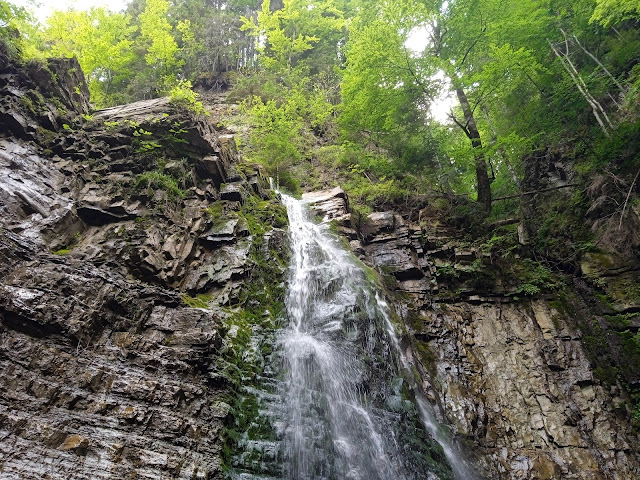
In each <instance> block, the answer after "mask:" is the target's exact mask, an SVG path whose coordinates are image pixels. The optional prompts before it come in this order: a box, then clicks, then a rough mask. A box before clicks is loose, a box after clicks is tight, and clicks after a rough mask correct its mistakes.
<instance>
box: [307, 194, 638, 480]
mask: <svg viewBox="0 0 640 480" xmlns="http://www.w3.org/2000/svg"><path fill="white" fill-rule="evenodd" d="M307 198H308V200H309V201H310V202H311V203H312V208H313V209H315V210H316V211H317V212H318V215H319V217H320V218H322V219H323V220H324V221H334V222H335V224H336V228H337V230H338V231H339V232H340V233H342V234H343V235H345V236H346V237H347V238H349V240H350V243H351V246H352V248H353V249H354V251H356V252H358V253H359V255H360V256H361V258H362V259H363V260H364V261H366V262H368V263H370V264H371V265H373V266H375V267H376V269H377V270H378V271H379V272H380V273H381V274H382V277H383V281H384V283H385V285H386V287H387V290H388V291H389V292H390V295H391V296H392V298H394V301H395V306H396V310H397V312H398V314H399V315H400V317H401V318H402V320H403V322H404V325H405V327H406V330H405V333H404V340H403V342H401V343H402V345H404V348H405V349H406V354H407V355H408V356H409V357H410V358H413V359H414V362H415V364H416V365H417V367H418V368H419V370H420V372H421V376H422V378H423V387H424V390H425V392H426V393H427V394H428V395H429V396H430V398H431V399H432V400H433V401H434V402H435V403H436V404H437V405H439V411H440V415H441V419H442V420H443V421H444V422H445V423H447V424H448V425H449V426H450V429H451V431H452V434H453V435H454V436H455V437H457V438H458V440H459V441H460V442H461V443H462V444H463V445H466V447H467V450H468V451H470V452H475V462H476V464H477V465H478V466H479V467H480V468H481V470H482V471H484V474H485V476H486V478H492V479H524V478H526V479H561V478H562V479H565V478H566V479H591V480H593V479H620V480H622V479H631V478H638V476H639V475H640V464H639V460H640V458H639V455H638V451H639V446H640V443H639V440H640V438H639V431H638V424H637V415H638V414H637V406H635V409H634V404H633V399H632V394H633V392H634V391H635V390H634V389H637V386H638V383H637V382H638V373H639V365H640V362H638V352H637V350H636V349H635V347H634V346H635V344H632V343H631V342H630V341H629V337H630V336H631V337H632V336H633V335H634V334H635V332H636V331H637V327H638V323H637V322H638V315H637V313H636V312H637V311H638V308H639V307H640V303H639V302H638V298H634V297H633V296H632V295H631V293H632V292H633V290H632V289H630V288H627V289H626V290H625V288H624V287H622V288H621V287H620V286H619V284H617V283H615V282H614V281H613V280H614V279H617V280H618V281H623V282H626V283H625V285H632V286H633V285H637V284H636V283H634V282H633V281H632V280H630V279H631V278H635V279H637V271H635V270H634V267H633V264H628V263H627V265H626V267H625V268H623V269H622V270H619V271H618V272H617V275H618V276H617V277H616V273H615V265H614V263H613V260H611V259H610V256H608V255H605V254H601V256H600V257H599V256H598V255H595V254H593V255H587V256H586V257H585V258H586V260H585V261H584V262H583V270H584V272H582V274H580V273H579V274H578V275H571V276H570V275H565V276H563V275H559V276H555V275H554V274H552V273H551V272H549V271H548V270H546V269H544V268H543V267H541V266H540V265H537V264H535V263H533V262H531V261H527V260H524V259H523V258H521V257H520V255H518V254H517V253H516V252H514V251H511V252H509V251H506V250H505V249H504V248H506V247H505V246H504V245H502V244H501V240H500V236H499V235H498V234H494V236H493V237H492V240H491V241H489V242H487V243H485V244H484V245H480V246H478V245H474V244H472V243H471V242H469V241H463V240H462V239H464V238H465V236H466V235H465V231H464V230H463V229H461V228H458V227H457V226H455V225H453V222H452V221H450V219H449V220H448V219H446V218H442V216H440V215H438V214H437V213H436V211H435V210H434V209H433V208H429V207H427V208H424V209H423V210H422V211H421V212H420V215H419V216H417V217H413V218H410V217H409V216H408V215H405V216H403V215H400V214H398V213H395V212H392V211H389V212H382V213H372V214H369V215H368V216H366V217H365V218H362V219H359V220H358V222H356V221H352V219H351V214H350V213H349V208H348V199H347V197H346V195H345V194H344V192H343V191H341V190H340V189H334V190H332V191H326V192H316V193H314V194H312V195H309V196H307ZM354 225H355V226H356V227H357V228H354ZM514 235H515V233H514ZM509 248H512V247H509ZM598 258H599V260H600V261H599V262H596V259H598ZM603 259H604V260H603ZM603 264H605V265H604V266H603ZM634 272H635V273H634ZM621 279H626V280H621ZM635 281H637V280H635ZM598 285H599V286H600V287H601V288H596V287H597V286H598ZM616 285H618V287H617V290H616ZM636 288H637V287H636ZM621 290H624V294H622V293H621ZM616 291H617V292H619V295H618V296H617V297H616V295H615V292H616ZM607 292H610V294H608V293H607ZM616 298H619V301H616ZM607 299H608V300H607ZM473 456H474V455H472V457H473Z"/></svg>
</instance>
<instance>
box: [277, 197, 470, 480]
mask: <svg viewBox="0 0 640 480" xmlns="http://www.w3.org/2000/svg"><path fill="white" fill-rule="evenodd" d="M282 198H283V202H284V203H285V205H286V207H287V210H288V214H289V222H290V232H291V233H290V238H291V248H292V260H291V272H290V280H289V289H288V294H287V298H286V301H285V302H286V308H287V315H288V319H289V325H288V327H286V328H285V329H284V332H283V334H282V337H281V340H280V342H281V348H282V352H283V360H284V371H285V372H286V373H285V379H284V382H283V386H282V388H283V391H282V398H283V403H284V405H283V412H284V425H285V428H284V433H283V465H284V467H283V477H284V478H285V479H289V480H333V479H335V480H418V479H447V478H455V479H456V480H473V479H475V478H477V477H476V476H474V475H473V474H472V473H471V472H470V471H469V469H468V467H467V466H466V465H465V462H464V461H463V460H462V458H461V455H460V454H459V453H458V452H457V450H456V448H455V446H454V445H453V444H452V443H451V442H450V441H449V440H447V436H446V435H444V434H443V430H442V429H441V427H439V426H438V424H437V423H436V421H435V417H434V415H433V411H432V410H433V409H432V407H431V406H430V405H429V403H428V401H427V399H426V397H425V396H424V394H423V393H422V391H420V389H418V388H417V386H416V384H415V381H413V383H414V384H412V380H408V379H410V378H412V376H411V373H410V372H411V366H410V365H409V362H408V360H407V358H406V357H405V356H404V355H403V352H402V349H401V348H400V345H399V342H398V339H397V337H396V335H395V331H394V328H393V325H392V323H391V320H390V314H389V307H388V306H387V304H386V303H385V302H384V300H382V298H380V297H379V296H378V294H377V293H376V292H375V291H374V287H373V285H372V282H371V281H370V280H369V279H367V276H366V274H365V271H364V269H363V267H362V266H361V265H360V264H359V263H358V262H357V261H356V260H355V259H354V258H353V257H352V255H351V254H350V253H349V252H348V251H347V250H346V249H344V248H343V247H342V245H341V244H340V242H339V240H338V239H337V238H336V236H335V235H333V234H331V233H330V232H329V231H328V225H326V224H316V223H314V222H313V221H312V220H310V218H309V216H308V213H307V210H306V208H305V206H304V204H303V202H301V201H298V200H296V199H294V198H292V197H289V196H287V195H282ZM427 432H428V433H427ZM431 438H432V439H433V440H435V441H436V442H437V443H439V444H440V446H441V448H442V451H444V454H445V456H446V460H445V458H442V453H441V451H440V450H439V449H438V448H437V447H434V446H433V443H430V442H432V441H431ZM446 463H449V465H450V466H451V469H452V470H453V477H452V475H451V472H450V471H449V469H448V468H447V466H446V465H445V466H444V467H443V466H442V465H443V464H446Z"/></svg>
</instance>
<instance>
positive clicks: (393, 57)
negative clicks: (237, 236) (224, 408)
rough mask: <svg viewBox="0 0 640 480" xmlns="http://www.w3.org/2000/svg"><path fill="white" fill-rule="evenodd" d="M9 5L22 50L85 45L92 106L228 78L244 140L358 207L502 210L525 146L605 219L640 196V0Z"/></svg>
mask: <svg viewBox="0 0 640 480" xmlns="http://www.w3.org/2000/svg"><path fill="white" fill-rule="evenodd" d="M0 22H1V23H2V25H3V27H2V36H3V37H4V39H5V41H6V43H7V44H8V45H10V48H11V49H12V50H13V52H14V54H15V55H17V56H20V57H21V58H22V59H23V61H25V62H30V61H32V62H33V61H35V62H37V61H41V60H42V59H43V58H46V57H49V56H54V57H55V56H76V57H77V58H78V60H79V62H80V65H81V66H82V69H83V71H84V73H85V76H86V79H87V83H88V85H89V88H90V91H91V95H92V101H93V103H94V105H95V107H96V108H103V107H107V106H112V105H117V104H122V103H126V102H131V101H135V100H140V99H145V98H153V97H156V96H161V95H168V94H171V95H172V96H176V97H179V98H185V99H186V100H187V102H188V103H189V104H191V105H196V102H195V96H194V94H193V93H192V91H191V87H192V86H194V87H195V88H196V89H199V90H201V91H212V90H213V91H216V90H220V89H227V88H228V87H230V90H229V91H228V101H229V102H233V103H239V104H240V106H241V108H240V112H241V120H240V121H242V122H244V123H245V124H246V125H247V126H249V127H250V128H249V129H247V130H246V131H247V132H248V133H246V134H244V135H242V136H241V138H240V139H239V141H240V142H241V143H242V148H243V152H244V154H245V156H246V157H247V158H248V159H249V160H252V161H256V162H259V163H262V164H263V165H265V166H266V168H267V169H268V171H269V173H270V174H271V175H273V176H274V177H275V178H277V179H278V182H279V183H280V184H281V185H282V186H284V187H285V188H287V189H289V190H291V191H292V192H298V191H300V190H301V189H303V190H310V189H317V188H322V187H327V186H332V185H336V184H339V185H341V186H343V188H345V190H347V192H348V193H349V195H350V198H351V200H352V203H353V206H354V208H355V209H356V210H358V211H361V212H367V211H371V210H372V209H380V208H383V207H384V206H393V205H405V206H407V205H415V204H418V205H419V204H420V202H421V201H422V200H421V199H422V198H432V197H433V195H437V196H440V200H439V201H440V202H442V201H443V200H442V198H448V199H450V202H449V203H450V204H451V203H453V204H457V203H459V202H460V201H461V200H460V199H461V198H463V199H464V198H472V199H475V200H477V202H476V203H475V206H470V205H467V204H465V208H466V211H465V214H466V215H467V216H470V217H477V218H481V219H482V218H486V217H487V216H488V218H489V220H490V221H496V220H501V219H502V220H504V219H508V218H510V217H514V216H517V215H518V210H519V209H520V208H521V204H520V201H519V197H520V195H521V194H523V193H524V194H527V193H528V192H525V191H523V188H524V187H523V186H522V181H523V178H524V170H525V163H526V159H527V158H529V157H531V156H532V155H537V154H539V153H540V152H556V153H557V154H558V155H560V156H561V157H564V158H568V159H570V160H571V162H572V163H573V166H574V169H575V171H576V172H577V174H578V175H579V176H580V178H579V183H580V184H581V187H582V189H581V190H580V191H579V192H578V194H576V195H574V199H573V200H572V202H573V203H572V207H575V208H576V209H577V210H581V211H583V213H584V212H586V210H588V209H590V208H591V206H592V205H593V203H594V202H595V203H598V212H599V213H598V215H599V216H600V217H599V218H598V219H597V220H600V225H605V230H606V229H609V230H611V225H613V223H615V222H618V221H619V222H620V224H621V225H622V223H625V222H626V217H625V214H627V216H628V213H629V212H630V211H631V210H632V208H637V207H638V201H637V195H635V194H634V193H633V192H634V191H637V188H638V172H640V170H639V168H640V157H639V155H638V152H639V151H640V117H639V112H640V90H639V87H640V65H639V64H638V60H639V58H638V56H639V55H638V52H640V35H639V32H640V23H639V22H640V6H639V5H638V3H637V2H636V1H634V0H578V1H574V0H572V1H569V0H532V1H529V2H516V1H511V2H501V1H498V0H455V1H431V0H426V1H418V0H394V1H385V2H378V1H372V0H352V1H348V0H322V1H312V0H291V1H284V2H279V1H273V2H272V1H270V0H264V1H263V2H262V3H260V2H256V1H255V0H235V1H222V0H220V1H216V0H175V1H172V2H170V1H168V0H146V1H145V0H133V1H131V2H130V3H129V4H128V7H127V8H126V10H125V11H124V12H111V11H108V10H105V9H101V8H94V9H91V10H90V11H79V10H77V11H74V10H69V11H64V12H63V11H58V12H55V13H54V14H53V15H52V16H51V17H49V18H48V19H47V21H46V22H45V23H44V24H39V23H38V22H37V21H36V20H35V17H34V16H33V15H32V14H31V13H30V12H29V11H28V10H26V9H24V8H18V7H15V6H13V5H12V4H11V3H9V2H6V1H1V2H0ZM416 38H419V39H421V42H416V41H415V39H416ZM416 43H418V44H420V43H421V45H420V46H419V47H416ZM447 94H448V95H449V96H450V97H452V98H453V99H454V100H455V102H453V103H451V106H450V107H449V106H447V107H446V110H447V111H446V112H440V117H441V116H442V113H446V117H447V120H446V121H443V120H442V119H441V120H436V119H435V118H436V117H435V116H434V114H433V112H432V110H433V106H434V105H438V102H439V99H440V98H442V96H443V95H447ZM439 108H441V109H442V106H441V104H440V107H439ZM233 121H234V122H237V121H238V119H234V120H233ZM445 203H446V202H445ZM463 203H464V202H463ZM435 205H436V206H437V205H438V202H435ZM450 207H451V205H446V208H449V210H450ZM443 208H444V207H443ZM454 213H455V212H454ZM623 217H625V218H623ZM629 218H630V217H629ZM555 220H557V219H551V220H550V223H553V222H554V221H555ZM595 223H596V224H597V223H598V222H597V221H596V222H595ZM631 226H632V227H634V226H635V225H631ZM628 230H629V231H628V232H626V233H625V234H618V235H617V238H616V239H614V240H611V243H612V244H613V247H614V249H618V250H624V249H626V250H630V249H631V250H633V249H635V248H636V247H637V244H638V238H637V236H638V235H637V233H636V234H634V233H633V228H629V229H628ZM610 236H611V235H610ZM583 237H584V238H581V239H580V240H575V239H574V240H575V241H574V242H573V243H580V241H582V242H583V243H589V242H590V241H591V240H590V234H588V233H585V234H584V235H583Z"/></svg>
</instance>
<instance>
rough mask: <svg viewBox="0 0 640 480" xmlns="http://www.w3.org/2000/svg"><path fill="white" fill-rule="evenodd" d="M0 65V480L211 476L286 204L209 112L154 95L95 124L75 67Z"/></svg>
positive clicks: (252, 354)
mask: <svg viewBox="0 0 640 480" xmlns="http://www.w3.org/2000/svg"><path fill="white" fill-rule="evenodd" d="M0 64H1V66H2V68H3V73H4V75H3V76H2V79H1V80H0V90H1V91H2V95H3V97H2V98H3V100H2V102H1V105H0V107H1V110H2V115H0V130H1V131H2V132H3V135H2V137H1V138H0V370H1V371H2V377H1V380H0V477H2V478H3V479H42V478H51V479H62V478H64V479H86V478H94V479H98V478H104V479H107V478H108V479H115V478H117V479H123V478H149V479H152V478H153V479H160V478H188V479H193V478H210V479H213V478H223V470H224V469H225V468H226V467H228V466H230V465H229V464H230V462H231V461H232V459H231V456H230V453H229V449H230V448H233V446H234V445H235V443H234V442H235V440H234V439H232V438H231V437H232V435H231V434H230V432H231V430H232V429H234V428H246V426H245V425H244V423H246V422H249V421H251V417H250V414H248V413H246V412H242V410H241V409H236V407H237V406H238V405H241V404H242V402H243V401H244V400H245V399H246V398H249V397H250V396H251V394H250V393H247V392H248V391H247V390H246V389H245V387H249V386H250V385H251V384H252V382H253V381H254V380H255V378H256V377H257V376H258V375H260V374H261V373H262V369H263V368H264V364H265V362H264V359H263V353H262V352H263V348H262V347H263V344H268V342H269V334H268V333H267V331H269V330H271V331H272V330H273V329H274V325H275V322H276V320H277V316H278V312H279V308H280V306H281V301H282V294H283V288H284V286H283V284H282V279H283V276H284V272H285V268H284V266H285V263H286V262H285V261H284V260H283V258H284V256H285V252H286V248H287V246H286V236H285V234H284V231H283V230H281V228H283V227H286V212H285V211H284V208H283V207H282V205H280V203H279V202H278V200H277V199H276V197H275V194H273V192H270V191H269V190H268V182H267V180H266V178H265V177H264V174H263V172H262V170H261V169H260V168H258V167H257V166H254V165H246V164H242V163H240V162H239V159H238V155H237V153H236V152H235V148H234V146H233V145H234V142H233V139H230V138H228V136H226V137H223V138H220V136H219V135H218V133H217V131H216V129H215V128H214V126H213V125H214V124H215V123H216V121H217V120H216V119H212V120H210V119H207V118H205V117H198V116H194V115H192V114H190V113H189V112H186V111H184V110H181V109H179V108H175V107H174V106H172V105H171V104H170V103H169V102H168V100H166V99H157V100H153V101H145V102H138V103H136V104H131V105H126V106H122V107H117V108H115V109H108V110H104V111H101V112H98V113H97V114H95V115H94V116H92V117H91V116H89V115H86V113H87V112H88V95H87V92H86V86H85V85H84V82H83V80H82V73H81V72H80V73H79V74H76V72H79V68H78V67H77V64H74V63H73V61H68V62H67V61H61V62H57V63H56V62H53V61H52V62H49V66H48V68H45V69H44V70H43V69H42V68H44V67H37V66H27V67H21V66H18V65H16V64H14V63H13V62H12V61H11V60H10V59H9V58H8V57H6V56H4V55H0ZM36 67H37V68H36ZM54 69H55V73H56V75H55V78H56V79H57V80H56V81H57V83H55V82H53V83H51V82H48V81H47V79H46V78H45V76H46V75H45V74H48V72H49V71H50V70H54ZM78 82H79V83H78ZM76 87H77V88H76ZM25 99H27V100H25ZM29 99H30V100H31V101H29ZM34 99H37V100H38V101H37V102H35V101H33V100H34ZM51 105H53V106H54V107H52V106H51ZM55 105H58V107H60V108H57V107H55ZM63 107H64V110H65V112H64V113H62V111H61V110H62V109H63ZM83 113H84V114H85V116H84V117H83V116H82V115H81V114H83ZM225 182H226V186H224V185H223V183H225ZM225 188H226V189H227V190H230V189H233V191H234V192H237V195H234V196H230V195H226V196H225V194H223V191H224V190H225ZM250 413H251V412H250ZM240 417H242V418H240ZM243 422H244V423H243ZM234 425H235V426H234ZM236 437H237V436H236ZM225 444H226V445H227V449H226V451H225ZM225 465H226V466H225ZM236 467H237V468H238V469H240V470H241V471H242V470H247V469H251V466H250V465H249V466H246V465H242V464H239V465H236Z"/></svg>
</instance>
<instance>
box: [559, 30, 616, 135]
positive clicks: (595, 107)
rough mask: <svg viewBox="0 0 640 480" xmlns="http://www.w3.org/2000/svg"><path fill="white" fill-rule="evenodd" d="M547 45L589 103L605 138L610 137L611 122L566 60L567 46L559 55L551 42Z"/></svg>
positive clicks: (572, 66)
mask: <svg viewBox="0 0 640 480" xmlns="http://www.w3.org/2000/svg"><path fill="white" fill-rule="evenodd" d="M549 45H550V46H551V49H552V50H553V53H555V55H556V57H558V59H559V60H560V63H562V66H563V67H564V69H565V71H566V72H567V73H568V74H569V76H570V77H571V79H572V80H573V83H574V84H575V86H576V88H577V89H578V91H579V92H580V93H581V94H582V96H583V97H584V98H585V100H586V101H587V102H588V103H589V105H591V110H592V111H593V116H594V117H595V118H596V120H597V122H598V124H599V125H600V128H601V129H602V131H603V133H604V134H605V136H607V137H609V136H611V135H610V134H609V130H608V128H607V124H608V125H609V127H612V128H613V125H612V123H611V120H609V116H608V115H607V112H605V111H604V109H603V108H602V105H600V103H599V102H598V101H597V100H596V99H595V98H594V97H593V96H592V95H591V94H590V93H589V89H588V88H587V84H586V83H585V82H584V80H582V77H581V76H580V74H579V73H578V70H577V69H576V67H575V66H574V65H573V63H572V62H571V60H570V59H569V58H568V55H569V47H568V45H567V47H566V52H565V54H562V53H560V51H559V50H558V49H557V48H556V47H555V45H553V44H552V43H551V42H549ZM603 118H604V120H605V121H606V124H605V121H603Z"/></svg>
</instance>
